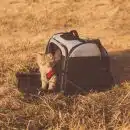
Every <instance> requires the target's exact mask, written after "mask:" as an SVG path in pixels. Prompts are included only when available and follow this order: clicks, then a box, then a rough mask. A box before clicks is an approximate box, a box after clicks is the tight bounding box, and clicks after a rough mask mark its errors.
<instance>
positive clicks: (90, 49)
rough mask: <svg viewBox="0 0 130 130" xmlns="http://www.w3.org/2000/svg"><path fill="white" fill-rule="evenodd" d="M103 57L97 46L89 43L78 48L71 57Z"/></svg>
mask: <svg viewBox="0 0 130 130" xmlns="http://www.w3.org/2000/svg"><path fill="white" fill-rule="evenodd" d="M89 56H101V52H100V50H99V48H98V47H97V45H96V44H93V43H87V44H83V45H80V46H78V47H77V48H76V49H75V50H74V51H73V52H72V54H71V55H70V57H89Z"/></svg>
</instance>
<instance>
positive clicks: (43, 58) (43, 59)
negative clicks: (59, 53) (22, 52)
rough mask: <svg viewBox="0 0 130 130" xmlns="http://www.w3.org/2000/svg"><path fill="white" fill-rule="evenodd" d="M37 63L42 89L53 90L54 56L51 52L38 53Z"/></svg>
mask: <svg viewBox="0 0 130 130" xmlns="http://www.w3.org/2000/svg"><path fill="white" fill-rule="evenodd" d="M37 64H38V67H39V71H40V74H41V82H42V89H43V90H49V91H54V90H55V88H56V81H57V76H56V73H55V71H54V69H53V67H54V65H55V59H54V56H53V55H52V54H51V53H48V54H44V53H38V54H37ZM47 86H48V87H47Z"/></svg>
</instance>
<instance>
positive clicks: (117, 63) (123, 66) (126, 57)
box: [110, 49, 130, 84]
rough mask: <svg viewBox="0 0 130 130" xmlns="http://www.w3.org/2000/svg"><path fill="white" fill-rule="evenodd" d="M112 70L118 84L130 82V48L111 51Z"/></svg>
mask: <svg viewBox="0 0 130 130" xmlns="http://www.w3.org/2000/svg"><path fill="white" fill-rule="evenodd" d="M110 57H111V72H112V75H113V78H114V80H115V83H116V84H120V83H122V82H125V81H128V82H130V49H128V50H125V51H117V52H112V53H110Z"/></svg>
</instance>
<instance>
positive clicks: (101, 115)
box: [0, 0, 130, 130]
mask: <svg viewBox="0 0 130 130" xmlns="http://www.w3.org/2000/svg"><path fill="white" fill-rule="evenodd" d="M129 8H130V2H129V0H123V1H122V0H105V1H104V0H100V1H95V0H91V1H90V0H69V1H68V0H48V1H45V0H17V1H16V0H5V1H2V2H1V4H0V129H3V130H7V129H9V130H13V129H16V130H17V129H20V130H23V129H30V130H33V129H34V130H37V129H40V128H41V129H43V130H45V129H47V130H86V129H87V130H129V129H130V125H129V124H130V111H129V110H130V103H129V102H130V84H129V83H125V84H124V85H123V86H120V87H117V88H114V89H113V90H110V91H108V92H104V93H96V92H95V93H90V94H86V95H84V96H83V95H77V96H76V95H75V96H72V97H65V96H63V95H62V94H46V95H44V96H41V97H38V98H37V100H34V99H30V100H31V101H29V102H27V101H25V100H24V98H23V95H22V94H21V93H19V92H18V90H17V89H16V78H15V73H16V72H17V71H19V70H20V71H28V68H29V67H35V68H36V67H37V65H36V62H35V54H34V53H35V52H38V51H42V50H43V49H45V45H46V44H45V43H47V41H48V39H49V38H50V36H52V34H54V33H57V32H60V31H68V30H70V29H77V30H78V32H79V34H80V36H82V37H95V38H100V39H101V41H102V43H103V45H104V46H105V47H106V48H107V49H108V51H109V52H110V53H111V51H113V52H115V51H118V50H121V51H123V50H125V49H130V43H129V41H130V13H129ZM127 54H128V55H129V52H127ZM121 55H122V57H123V56H124V54H122V53H121ZM119 56H120V55H119ZM115 58H116V57H115ZM127 59H128V58H127ZM121 61H124V62H126V61H125V60H121ZM118 64H120V66H122V67H121V68H122V69H124V68H125V66H123V64H122V63H121V62H119V63H118ZM118 64H117V65H118ZM116 67H118V66H116ZM129 70H130V63H129V61H128V60H127V72H125V71H126V70H123V71H124V73H126V74H128V77H130V76H129V72H130V71H129ZM121 75H124V74H121ZM129 79H130V78H129ZM31 127H32V128H31Z"/></svg>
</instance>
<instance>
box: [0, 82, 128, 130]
mask: <svg viewBox="0 0 130 130" xmlns="http://www.w3.org/2000/svg"><path fill="white" fill-rule="evenodd" d="M3 89H4V88H3ZM14 90H15V89H12V91H10V92H9V93H8V95H7V96H5V95H3V97H2V98H1V102H0V107H1V109H0V126H1V127H2V128H4V129H26V128H27V127H31V129H35V130H37V129H43V130H45V129H46V130H80V129H81V130H84V129H87V130H110V129H112V130H128V129H129V128H130V125H129V122H130V113H129V109H130V103H129V100H130V85H129V84H124V86H122V88H118V87H117V88H114V89H113V90H111V91H108V92H105V93H96V92H95V93H90V94H86V95H84V96H83V95H77V96H76V95H75V96H71V97H65V96H63V95H62V94H56V95H55V94H46V95H44V96H42V97H39V98H38V99H37V100H33V99H32V100H30V101H29V103H28V102H25V101H24V100H23V98H22V95H20V94H18V92H16V90H15V91H14Z"/></svg>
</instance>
